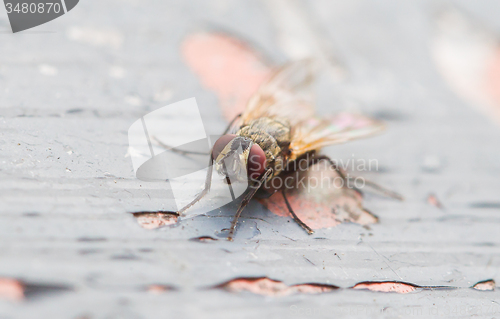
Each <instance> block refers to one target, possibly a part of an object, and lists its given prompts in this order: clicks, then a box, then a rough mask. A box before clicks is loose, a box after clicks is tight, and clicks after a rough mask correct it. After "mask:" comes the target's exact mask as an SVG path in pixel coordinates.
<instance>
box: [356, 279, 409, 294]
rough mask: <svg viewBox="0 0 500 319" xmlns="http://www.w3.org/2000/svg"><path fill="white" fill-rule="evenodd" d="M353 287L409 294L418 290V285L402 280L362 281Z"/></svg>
mask: <svg viewBox="0 0 500 319" xmlns="http://www.w3.org/2000/svg"><path fill="white" fill-rule="evenodd" d="M352 288H353V289H367V290H371V291H377V292H396V293H398V294H407V293H410V292H413V291H415V290H417V288H418V287H416V286H414V285H411V284H405V283H400V282H392V281H387V282H361V283H359V284H356V285H355V286H354V287H352Z"/></svg>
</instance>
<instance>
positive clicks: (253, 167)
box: [247, 144, 266, 180]
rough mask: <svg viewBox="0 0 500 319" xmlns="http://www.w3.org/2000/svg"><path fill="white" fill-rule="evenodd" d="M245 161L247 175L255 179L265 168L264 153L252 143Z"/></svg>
mask: <svg viewBox="0 0 500 319" xmlns="http://www.w3.org/2000/svg"><path fill="white" fill-rule="evenodd" d="M247 163H248V164H247V168H248V177H249V178H250V180H256V179H257V178H258V177H259V176H260V175H261V174H262V173H263V172H264V169H265V168H266V154H265V153H264V151H263V150H262V148H261V147H260V146H259V145H257V144H254V145H252V148H251V149H250V154H249V155H248V162H247Z"/></svg>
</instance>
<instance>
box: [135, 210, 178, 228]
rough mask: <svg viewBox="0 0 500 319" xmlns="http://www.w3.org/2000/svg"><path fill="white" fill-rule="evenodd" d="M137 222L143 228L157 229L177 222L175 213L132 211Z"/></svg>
mask: <svg viewBox="0 0 500 319" xmlns="http://www.w3.org/2000/svg"><path fill="white" fill-rule="evenodd" d="M134 217H135V218H137V223H138V224H139V225H140V226H141V227H142V228H145V229H157V228H160V227H164V226H169V225H173V224H175V223H177V221H178V217H177V215H174V214H170V213H161V212H157V213H155V212H141V213H134Z"/></svg>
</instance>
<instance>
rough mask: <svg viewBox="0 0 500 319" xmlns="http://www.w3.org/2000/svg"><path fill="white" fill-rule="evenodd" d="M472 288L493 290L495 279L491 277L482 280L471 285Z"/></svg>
mask: <svg viewBox="0 0 500 319" xmlns="http://www.w3.org/2000/svg"><path fill="white" fill-rule="evenodd" d="M472 288H473V289H476V290H482V291H493V290H495V281H494V280H493V279H489V280H483V281H480V282H478V283H477V284H475V285H474V286H472Z"/></svg>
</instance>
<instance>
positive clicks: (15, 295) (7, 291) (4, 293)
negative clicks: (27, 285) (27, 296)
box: [0, 278, 24, 301]
mask: <svg viewBox="0 0 500 319" xmlns="http://www.w3.org/2000/svg"><path fill="white" fill-rule="evenodd" d="M0 299H8V300H11V301H20V300H22V299H24V285H23V284H22V283H21V282H19V281H18V280H15V279H11V278H0Z"/></svg>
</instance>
